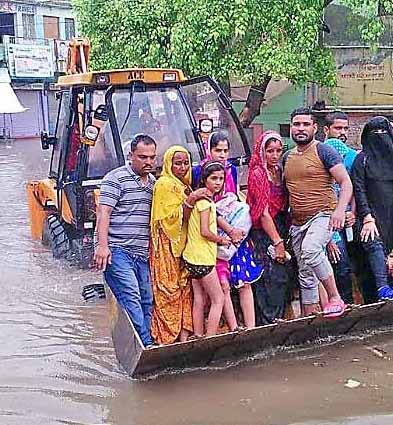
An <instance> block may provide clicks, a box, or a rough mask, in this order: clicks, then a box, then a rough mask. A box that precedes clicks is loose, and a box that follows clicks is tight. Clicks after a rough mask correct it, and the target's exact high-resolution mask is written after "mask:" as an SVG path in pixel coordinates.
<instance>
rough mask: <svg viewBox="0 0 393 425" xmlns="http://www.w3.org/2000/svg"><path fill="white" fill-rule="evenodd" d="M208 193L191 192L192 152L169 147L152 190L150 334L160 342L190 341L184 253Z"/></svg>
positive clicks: (188, 280)
mask: <svg viewBox="0 0 393 425" xmlns="http://www.w3.org/2000/svg"><path fill="white" fill-rule="evenodd" d="M205 192H206V189H198V190H196V191H194V192H192V190H191V158H190V154H189V153H188V151H187V150H186V149H185V148H183V147H182V146H172V147H171V148H169V149H168V150H167V151H166V152H165V155H164V161H163V169H162V174H161V176H160V178H159V179H158V181H157V183H156V184H155V186H154V192H153V203H152V210H151V242H152V243H151V255H150V269H151V277H152V285H153V295H154V303H153V316H152V325H151V333H152V336H153V338H154V340H155V342H156V343H158V344H171V343H173V342H176V341H186V340H187V338H188V336H189V335H190V334H191V333H192V330H193V327H192V312H191V308H192V290H191V281H190V279H189V277H188V272H187V270H186V269H185V267H184V264H183V260H182V258H181V255H182V252H183V250H184V247H185V243H186V237H187V222H188V218H189V216H190V213H191V210H192V208H193V206H194V204H195V202H196V201H197V200H198V199H201V198H203V197H205V196H207V194H206V193H205Z"/></svg>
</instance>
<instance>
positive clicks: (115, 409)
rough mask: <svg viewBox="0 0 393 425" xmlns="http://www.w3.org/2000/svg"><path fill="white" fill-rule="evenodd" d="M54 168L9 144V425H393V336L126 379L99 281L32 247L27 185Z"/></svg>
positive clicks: (2, 363) (0, 265) (1, 413)
mask: <svg viewBox="0 0 393 425" xmlns="http://www.w3.org/2000/svg"><path fill="white" fill-rule="evenodd" d="M48 166H49V155H48V153H47V152H45V153H43V152H41V150H40V147H39V142H38V141H17V142H13V143H8V144H6V143H4V142H2V141H0V183H1V191H0V211H1V213H0V252H1V256H0V288H1V297H0V344H1V345H0V425H14V424H15V425H16V424H18V425H21V424H29V425H36V424H37V425H38V424H39V425H46V424H48V425H53V424H72V425H76V424H78V425H93V424H111V425H125V424H127V425H133V424H138V425H140V424H143V425H144V424H146V425H150V424H152V425H157V424H159V425H177V424H187V425H199V424H201V425H202V424H204V425H205V424H206V425H231V424H233V425H243V424H244V425H248V424H258V425H289V424H296V425H299V424H307V425H322V424H323V425H333V424H334V425H338V424H345V425H385V424H386V425H388V424H389V425H390V424H392V423H393V414H391V413H392V412H393V334H391V333H386V334H379V335H376V336H374V337H373V338H371V339H370V338H369V339H361V338H355V339H352V340H345V341H341V342H339V343H336V344H332V345H329V346H324V347H317V348H307V349H303V350H301V351H297V352H292V353H281V354H277V355H276V357H275V358H274V359H272V360H269V361H264V362H261V361H253V362H251V363H247V364H243V365H240V366H237V367H232V368H229V369H206V370H196V371H189V372H188V373H186V374H182V373H179V374H172V375H165V376H159V377H156V378H154V379H150V380H147V381H133V380H131V379H130V378H128V377H127V376H126V375H125V374H124V373H123V372H122V370H120V369H119V367H118V364H117V361H116V358H115V354H114V351H113V347H112V342H111V338H110V329H109V323H108V316H107V308H106V304H105V301H100V302H96V303H85V302H84V301H83V299H82V297H81V295H80V294H81V290H82V288H83V286H84V285H86V284H89V283H99V282H100V280H101V277H100V275H98V274H96V273H93V272H90V271H82V270H78V269H77V268H74V267H72V266H69V265H67V264H64V263H62V262H59V261H55V260H53V258H52V256H51V254H50V253H49V252H48V250H47V249H46V248H44V247H42V246H41V244H40V243H39V242H34V241H32V240H31V238H30V234H29V223H28V208H27V203H26V195H25V184H26V182H27V181H28V180H30V179H34V178H42V177H45V176H46V174H47V169H48ZM349 379H351V380H352V381H353V382H356V384H355V386H356V387H355V388H348V387H347V386H346V384H348V380H349Z"/></svg>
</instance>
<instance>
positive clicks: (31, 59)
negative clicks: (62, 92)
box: [0, 0, 76, 138]
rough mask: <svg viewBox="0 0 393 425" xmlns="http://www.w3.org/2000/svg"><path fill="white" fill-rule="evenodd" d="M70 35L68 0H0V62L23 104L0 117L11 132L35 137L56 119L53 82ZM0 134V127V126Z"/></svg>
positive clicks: (72, 23)
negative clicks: (19, 109)
mask: <svg viewBox="0 0 393 425" xmlns="http://www.w3.org/2000/svg"><path fill="white" fill-rule="evenodd" d="M75 35H76V29H75V20H74V17H73V11H72V7H71V2H70V1H66V0H53V1H51V0H39V1H29V0H26V1H2V0H0V43H1V44H0V66H1V67H6V68H7V69H8V72H9V75H10V77H11V82H12V83H11V85H12V87H13V89H14V91H15V93H16V95H17V97H18V99H19V101H20V103H21V104H22V105H23V106H24V107H25V108H27V110H26V111H25V112H22V113H19V114H9V115H7V116H6V117H0V123H1V124H0V127H1V126H3V127H4V126H7V127H8V128H7V131H6V133H7V134H11V137H13V138H35V137H39V136H40V133H41V132H42V131H49V132H53V130H54V124H55V121H56V116H55V115H56V112H57V108H56V107H55V96H54V93H55V92H54V87H53V85H54V83H55V81H56V80H57V77H58V75H60V74H62V73H64V71H65V63H66V57H67V41H68V40H70V39H71V38H72V37H74V36H75ZM0 134H1V128H0Z"/></svg>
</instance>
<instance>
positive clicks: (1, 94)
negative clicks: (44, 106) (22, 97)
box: [0, 83, 27, 114]
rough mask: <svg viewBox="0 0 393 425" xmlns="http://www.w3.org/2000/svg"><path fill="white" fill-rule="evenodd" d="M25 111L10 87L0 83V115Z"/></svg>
mask: <svg viewBox="0 0 393 425" xmlns="http://www.w3.org/2000/svg"><path fill="white" fill-rule="evenodd" d="M26 110H27V108H25V107H23V106H22V105H21V104H20V102H19V100H18V98H17V97H16V94H15V92H14V90H13V89H12V87H11V85H10V84H9V83H0V114H13V113H16V112H24V111H26Z"/></svg>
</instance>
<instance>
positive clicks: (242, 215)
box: [216, 193, 252, 261]
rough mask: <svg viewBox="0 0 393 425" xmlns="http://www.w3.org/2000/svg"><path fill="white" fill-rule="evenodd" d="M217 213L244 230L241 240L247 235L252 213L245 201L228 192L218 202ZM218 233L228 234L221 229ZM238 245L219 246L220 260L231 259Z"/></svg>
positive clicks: (221, 234)
mask: <svg viewBox="0 0 393 425" xmlns="http://www.w3.org/2000/svg"><path fill="white" fill-rule="evenodd" d="M216 208H217V213H218V214H219V215H221V216H222V217H223V219H224V220H225V221H226V222H227V223H228V224H230V225H231V226H232V227H235V228H236V229H240V230H243V232H244V237H243V239H242V241H241V242H243V240H244V239H245V238H246V237H247V235H248V233H249V231H250V229H251V226H252V221H251V215H250V207H249V206H248V205H247V204H246V203H245V202H240V201H238V199H237V196H236V195H235V194H234V193H228V194H226V195H225V197H224V198H222V199H220V200H219V201H217V202H216ZM218 234H219V235H220V236H226V233H225V232H224V231H223V230H221V229H219V230H218ZM236 251H237V246H236V245H233V244H231V245H230V246H229V247H225V246H222V245H219V246H218V249H217V257H218V258H219V259H220V260H226V261H229V260H230V259H231V258H232V257H233V256H234V255H235V253H236Z"/></svg>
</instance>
